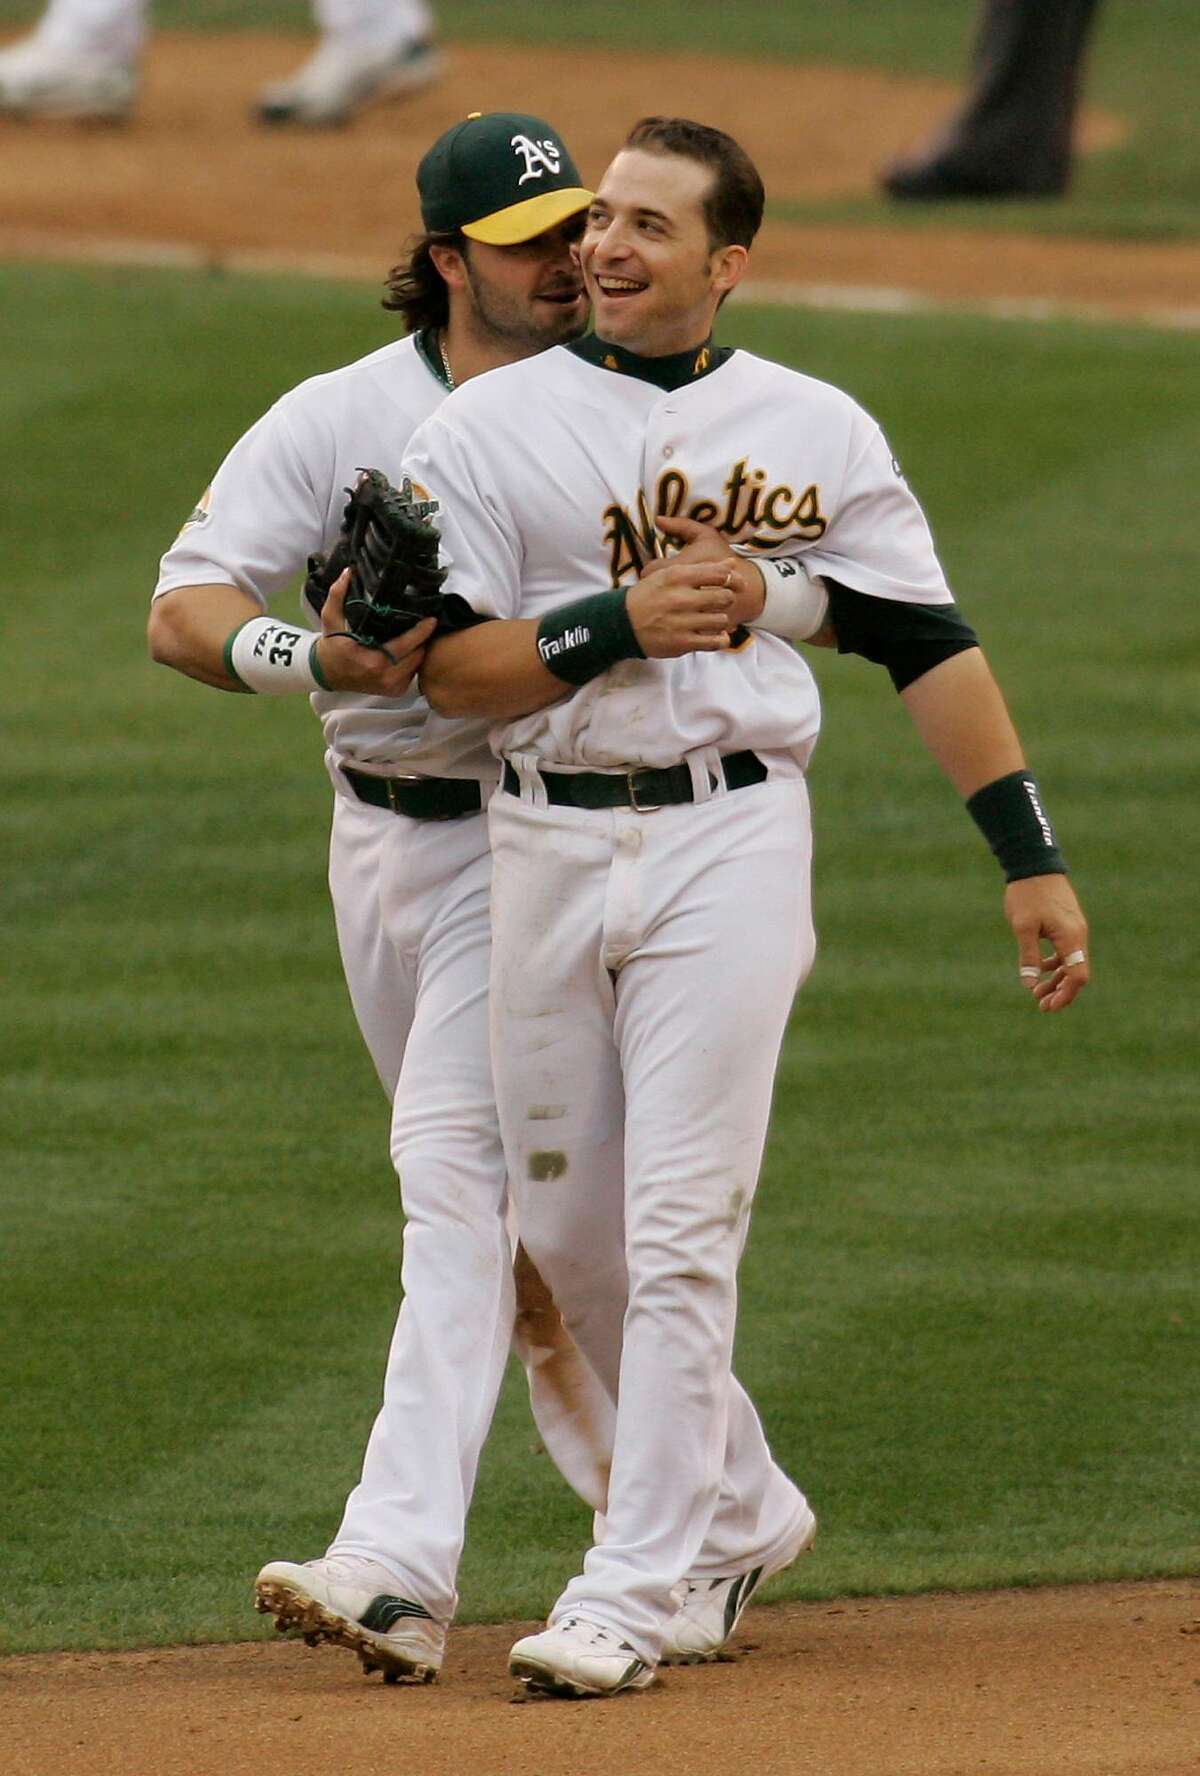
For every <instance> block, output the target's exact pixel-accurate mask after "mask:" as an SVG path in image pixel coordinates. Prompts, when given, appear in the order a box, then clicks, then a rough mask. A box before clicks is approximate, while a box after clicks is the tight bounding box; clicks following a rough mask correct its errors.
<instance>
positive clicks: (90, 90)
mask: <svg viewBox="0 0 1200 1776" xmlns="http://www.w3.org/2000/svg"><path fill="white" fill-rule="evenodd" d="M145 35H146V0H50V4H49V5H48V6H47V8H46V10H45V12H44V13H43V14H42V17H41V19H40V20H39V21H38V24H37V26H36V27H35V29H34V30H33V31H32V32H30V33H29V35H28V36H26V37H22V38H20V39H19V40H18V41H17V42H16V43H14V44H11V45H10V46H9V47H8V48H7V49H5V50H3V51H2V52H0V112H7V113H9V114H10V115H12V114H15V115H20V116H29V117H33V116H42V117H79V118H92V119H105V120H109V121H112V120H116V119H119V118H122V117H125V116H126V115H127V114H128V112H129V110H130V107H131V106H132V104H133V101H134V98H135V97H136V94H137V62H138V57H139V55H140V53H141V49H142V43H143V41H144V39H145Z"/></svg>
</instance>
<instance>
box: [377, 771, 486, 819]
mask: <svg viewBox="0 0 1200 1776" xmlns="http://www.w3.org/2000/svg"><path fill="white" fill-rule="evenodd" d="M342 775H343V776H344V777H345V779H346V782H347V783H348V784H349V785H350V787H351V789H352V790H353V791H354V793H355V795H356V796H357V797H358V799H359V801H360V802H369V803H370V804H371V806H372V807H373V808H390V809H391V811H392V813H393V814H405V815H407V816H408V818H409V819H410V820H456V819H457V818H458V816H459V815H460V814H478V812H479V810H480V809H481V808H482V807H483V791H482V789H481V788H480V786H479V784H478V783H476V781H475V779H474V778H473V777H372V776H371V775H370V773H369V772H367V771H352V770H351V769H350V767H349V765H343V767H342Z"/></svg>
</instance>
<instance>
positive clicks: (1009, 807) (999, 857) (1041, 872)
mask: <svg viewBox="0 0 1200 1776" xmlns="http://www.w3.org/2000/svg"><path fill="white" fill-rule="evenodd" d="M967 813H968V814H969V815H970V816H971V818H972V820H973V821H974V822H975V824H976V826H977V827H978V828H979V830H980V832H981V833H982V834H983V836H984V838H985V839H986V840H987V842H988V844H989V845H990V846H991V848H992V850H993V851H994V852H995V855H996V861H997V862H998V863H999V865H1000V867H1001V869H1002V870H1003V871H1004V879H1005V881H1006V882H1019V881H1022V880H1023V879H1024V878H1025V877H1026V876H1057V875H1065V874H1066V873H1067V865H1066V861H1065V859H1064V857H1063V854H1062V852H1061V851H1060V850H1059V848H1058V840H1057V838H1056V837H1055V834H1054V828H1053V827H1052V826H1051V824H1050V818H1049V815H1048V814H1047V813H1046V811H1045V809H1044V808H1043V807H1042V798H1041V793H1040V791H1039V789H1038V786H1037V779H1036V778H1035V777H1034V775H1033V773H1032V772H1031V771H1010V772H1009V774H1008V776H1007V777H997V778H996V780H995V782H994V783H985V784H984V786H983V788H982V789H977V790H976V791H975V794H974V795H973V796H969V797H968V798H967Z"/></svg>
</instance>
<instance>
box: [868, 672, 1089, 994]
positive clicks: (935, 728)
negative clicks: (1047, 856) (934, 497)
mask: <svg viewBox="0 0 1200 1776" xmlns="http://www.w3.org/2000/svg"><path fill="white" fill-rule="evenodd" d="M900 696H901V700H902V701H903V703H904V705H905V707H906V708H907V710H908V712H909V714H910V715H911V717H912V719H913V723H914V725H915V727H916V729H917V732H918V734H920V736H921V739H922V740H923V741H924V743H925V745H926V746H927V747H928V749H929V751H930V753H931V754H932V756H933V758H934V760H935V761H936V763H937V764H938V765H939V766H940V767H941V769H942V770H943V771H944V772H945V774H946V776H947V777H948V778H949V779H950V781H951V783H953V785H954V787H955V789H956V790H957V791H958V793H959V794H960V795H961V796H962V797H963V799H964V801H969V800H970V798H971V797H972V796H974V795H976V794H977V793H978V792H979V791H980V790H982V789H984V788H986V787H987V785H989V784H993V783H997V782H999V781H1000V780H1002V779H1004V778H1006V777H1008V776H1010V775H1011V774H1012V773H1014V772H1021V771H1024V770H1025V768H1026V767H1025V755H1024V753H1023V751H1022V748H1021V742H1020V740H1019V739H1018V737H1017V732H1016V729H1015V728H1014V727H1013V724H1012V719H1011V717H1010V716H1009V713H1008V709H1007V707H1006V706H1005V702H1004V698H1003V696H1002V695H1001V693H1000V687H999V686H998V685H997V683H996V681H995V679H994V678H993V676H992V672H991V668H990V667H989V665H988V663H987V660H986V659H985V658H984V655H983V652H982V650H981V649H979V648H978V647H974V648H968V649H965V650H964V651H963V652H962V653H958V654H954V655H953V656H952V657H951V658H950V659H948V660H943V661H941V663H940V664H939V665H937V666H934V667H932V668H931V669H930V671H928V672H926V673H923V674H922V675H921V677H919V678H917V679H915V680H914V681H913V682H912V683H911V684H909V685H907V686H906V687H905V689H904V690H902V691H901V693H900ZM1004 911H1005V916H1006V917H1007V919H1008V922H1009V924H1010V925H1011V927H1012V930H1013V934H1014V936H1015V937H1016V940H1017V962H1018V968H1019V971H1020V979H1021V984H1022V985H1023V986H1025V987H1027V988H1028V989H1029V990H1030V991H1031V992H1032V994H1033V996H1034V998H1035V999H1036V1000H1037V1002H1038V1008H1039V1010H1041V1011H1064V1010H1065V1009H1066V1007H1067V1006H1068V1005H1070V1003H1071V1001H1072V1000H1073V999H1075V998H1076V997H1077V995H1078V994H1079V993H1080V992H1081V991H1082V989H1083V988H1084V987H1085V986H1086V985H1087V983H1088V979H1089V969H1088V961H1087V955H1088V933H1087V922H1086V920H1085V919H1084V916H1083V912H1082V909H1081V908H1080V905H1079V901H1078V899H1077V897H1076V894H1075V890H1074V889H1073V887H1072V886H1071V883H1070V880H1069V878H1068V877H1067V876H1065V875H1062V874H1060V873H1058V872H1054V873H1051V874H1048V875H1031V876H1026V877H1023V878H1021V879H1018V880H1016V881H1010V882H1009V883H1008V886H1007V888H1006V889H1005V894H1004ZM1043 943H1045V944H1046V946H1047V951H1048V953H1046V954H1043V948H1042V946H1043ZM1072 957H1074V958H1082V960H1074V961H1071V960H1069V958H1072Z"/></svg>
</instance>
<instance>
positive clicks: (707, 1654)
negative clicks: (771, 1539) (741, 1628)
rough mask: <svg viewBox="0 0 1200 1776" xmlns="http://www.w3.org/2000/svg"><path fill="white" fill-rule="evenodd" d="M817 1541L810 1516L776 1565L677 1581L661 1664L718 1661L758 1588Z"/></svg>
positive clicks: (704, 1663) (813, 1521) (814, 1522)
mask: <svg viewBox="0 0 1200 1776" xmlns="http://www.w3.org/2000/svg"><path fill="white" fill-rule="evenodd" d="M816 1536H817V1520H816V1518H815V1517H814V1516H813V1514H812V1512H811V1511H809V1512H808V1514H807V1517H806V1518H805V1520H804V1521H803V1523H802V1524H801V1527H800V1531H799V1536H798V1538H797V1540H796V1541H794V1542H793V1543H792V1544H791V1546H790V1548H789V1549H788V1551H787V1552H786V1553H784V1554H783V1555H782V1556H781V1557H780V1559H778V1560H776V1561H770V1562H764V1564H763V1565H761V1566H751V1567H747V1568H745V1569H744V1570H743V1571H742V1572H739V1573H732V1574H730V1576H729V1577H728V1578H723V1579H710V1578H692V1579H683V1580H681V1581H680V1583H679V1584H678V1585H677V1586H676V1587H675V1596H676V1597H677V1598H678V1600H679V1608H678V1609H677V1610H676V1612H675V1614H674V1615H673V1616H672V1617H671V1620H670V1621H669V1622H668V1624H667V1634H666V1639H665V1640H664V1642H663V1650H662V1653H661V1655H660V1663H661V1664H663V1665H706V1664H708V1663H709V1661H710V1660H712V1659H717V1658H719V1657H720V1655H721V1652H722V1649H723V1648H724V1646H725V1644H726V1642H727V1641H728V1640H729V1637H730V1635H731V1634H732V1633H733V1631H734V1629H735V1628H736V1627H737V1625H738V1622H739V1621H740V1619H741V1615H742V1611H743V1610H744V1609H745V1607H746V1605H747V1604H748V1603H749V1601H750V1599H751V1598H752V1597H753V1595H754V1593H755V1592H756V1591H757V1590H758V1587H759V1586H760V1585H761V1584H762V1583H763V1581H764V1580H765V1579H770V1578H773V1577H774V1576H775V1574H776V1573H780V1572H782V1571H783V1570H784V1568H785V1567H787V1566H790V1565H791V1564H792V1562H793V1560H796V1559H798V1558H799V1556H800V1555H801V1554H803V1553H805V1552H807V1550H808V1549H809V1548H811V1547H812V1545H813V1542H814V1541H815V1540H816Z"/></svg>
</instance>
